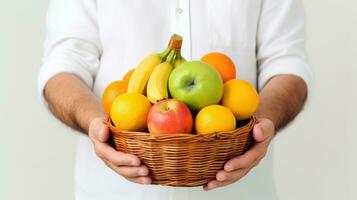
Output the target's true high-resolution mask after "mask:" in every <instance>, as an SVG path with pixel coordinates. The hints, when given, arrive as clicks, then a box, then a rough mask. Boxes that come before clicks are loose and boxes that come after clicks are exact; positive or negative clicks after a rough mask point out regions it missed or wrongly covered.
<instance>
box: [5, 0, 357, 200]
mask: <svg viewBox="0 0 357 200" xmlns="http://www.w3.org/2000/svg"><path fill="white" fill-rule="evenodd" d="M305 6H306V11H307V19H308V27H307V28H308V36H309V39H308V43H307V48H308V53H309V57H310V63H311V65H312V66H313V69H314V72H315V86H314V93H313V96H312V99H311V101H310V103H309V105H308V106H307V107H306V109H305V111H304V112H302V113H301V114H300V116H299V117H298V118H297V119H296V120H295V121H294V123H293V124H292V125H290V126H289V127H288V128H286V129H285V130H284V131H282V132H280V134H279V136H277V137H276V138H275V140H274V146H275V147H274V152H273V158H274V177H275V181H276V187H277V190H278V194H279V196H280V198H281V199H282V200H295V199H296V200H301V199H304V200H336V199H339V200H355V199H357V145H356V141H357V132H356V130H355V127H356V124H354V123H356V116H355V113H356V111H357V107H356V102H357V92H356V91H357V90H356V88H355V86H357V76H356V75H357V66H356V64H355V60H356V57H357V12H356V9H357V1H355V0H344V1H341V0H314V1H308V0H305ZM46 7H47V1H45V0H36V1H20V0H12V1H10V0H7V1H6V0H0V91H1V93H0V199H1V200H20V199H29V200H48V199H51V200H57V199H58V200H63V199H66V200H70V199H73V181H72V179H73V178H72V177H73V165H74V152H75V144H76V137H75V134H76V133H73V131H71V130H70V129H69V128H66V127H65V126H63V125H61V124H60V123H59V122H57V121H56V120H54V118H53V117H51V115H50V114H49V113H48V112H47V111H46V110H45V109H44V108H43V106H42V105H41V104H40V103H39V100H38V98H37V96H36V92H37V91H36V81H37V73H38V69H39V66H40V63H41V54H42V49H41V48H40V47H41V45H42V40H43V36H44V18H45V13H46ZM257 192H258V191H257ZM222 199H224V197H222Z"/></svg>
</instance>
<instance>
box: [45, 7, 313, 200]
mask: <svg viewBox="0 0 357 200" xmlns="http://www.w3.org/2000/svg"><path fill="white" fill-rule="evenodd" d="M304 31H305V30H304V13H303V7H302V3H301V1H300V0H219V1H218V0H217V1H208V0H194V1H190V0H172V1H167V0H151V1H143V0H132V1H124V0H97V1H96V0H52V1H50V5H49V11H48V16H47V37H46V41H45V56H44V63H43V66H42V68H41V71H40V76H39V91H40V92H41V96H43V97H44V100H45V101H46V102H47V103H48V107H49V109H50V110H51V111H52V112H53V114H54V115H55V116H56V117H57V118H59V119H60V120H61V121H62V122H64V123H65V124H66V125H68V126H70V127H72V128H74V129H77V130H79V131H81V132H83V133H84V134H83V135H81V136H80V137H79V144H78V152H77V162H76V172H75V173H76V176H75V183H76V188H75V191H76V199H78V200H99V199H108V200H114V199H126V200H131V199H146V200H151V199H155V200H158V199H165V200H166V199H205V200H209V199H245V200H247V199H276V196H275V193H274V187H273V182H272V181H269V180H270V178H268V177H271V174H269V170H265V169H266V167H269V166H264V162H263V164H262V165H259V167H257V168H256V169H254V170H251V169H252V168H254V167H255V166H257V165H258V164H259V161H260V160H261V159H262V158H263V157H264V156H265V154H266V152H267V149H268V146H269V143H270V142H271V140H272V138H273V136H274V135H275V133H276V131H277V130H279V129H280V128H281V127H283V126H284V125H286V124H287V123H288V122H289V121H291V120H292V119H293V118H294V117H295V116H296V115H297V114H298V113H299V111H300V110H301V108H302V106H303V104H304V101H305V98H306V96H307V91H308V90H307V86H309V84H310V80H311V73H310V69H309V67H308V65H307V63H306V57H305V50H304V41H305V33H304ZM173 33H177V34H180V35H182V36H183V38H184V43H183V52H182V54H183V55H184V56H185V57H186V58H188V59H199V58H200V57H201V56H202V55H204V54H205V53H207V52H212V51H219V52H223V53H225V54H227V55H229V56H230V57H231V58H232V59H233V60H234V62H235V64H236V66H237V68H238V77H239V78H240V79H245V80H248V81H249V82H251V83H252V84H253V85H255V86H256V87H257V88H258V89H259V91H260V105H259V108H258V111H257V113H256V116H257V117H258V118H259V123H258V124H257V125H256V126H255V127H254V131H253V135H254V139H255V141H256V143H255V145H254V146H253V147H252V148H251V149H250V150H249V151H248V152H246V153H245V154H244V155H242V156H238V157H236V158H233V159H232V160H230V161H228V162H227V163H226V164H225V165H224V168H223V169H222V170H221V171H219V172H218V173H217V176H216V180H212V181H211V182H209V183H208V184H207V185H205V186H204V187H203V189H204V190H202V189H200V188H174V187H164V186H157V185H150V183H151V178H150V174H149V172H148V169H147V167H146V166H144V165H142V164H141V162H140V160H139V159H138V158H137V157H136V156H134V155H128V154H124V153H122V152H118V151H115V150H114V149H113V148H112V147H111V146H109V145H108V144H107V141H108V137H109V133H108V129H107V127H106V126H105V125H104V124H103V119H104V118H105V114H104V112H103V110H102V108H101V104H100V100H99V97H100V96H101V94H102V92H103V90H104V88H105V86H106V85H107V84H108V83H110V82H111V81H114V80H118V79H121V77H122V76H123V75H124V74H125V72H126V71H128V70H129V69H131V68H133V67H134V66H136V65H137V64H138V62H139V61H140V59H141V58H142V57H144V56H145V55H147V54H149V53H151V52H157V51H160V50H161V49H164V48H165V46H166V41H167V40H168V38H169V37H170V35H171V34H173ZM86 134H88V136H87V135H86ZM269 160H270V159H268V161H269ZM102 161H103V162H102ZM268 161H265V162H268ZM265 165H266V164H265ZM249 171H251V173H249V175H247V173H248V172H249ZM245 175H247V176H245ZM242 177H244V179H242V180H240V179H241V178H242ZM267 179H268V181H267ZM136 183H139V184H136ZM217 188H220V189H217ZM207 191H210V192H207Z"/></svg>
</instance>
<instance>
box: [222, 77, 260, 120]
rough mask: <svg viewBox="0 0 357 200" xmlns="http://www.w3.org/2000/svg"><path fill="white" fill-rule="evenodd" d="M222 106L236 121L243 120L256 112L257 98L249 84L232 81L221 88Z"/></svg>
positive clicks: (241, 81) (255, 92)
mask: <svg viewBox="0 0 357 200" xmlns="http://www.w3.org/2000/svg"><path fill="white" fill-rule="evenodd" d="M222 105H223V106H225V107H227V108H229V109H230V110H231V111H232V112H233V114H234V116H235V117H236V119H237V120H244V119H247V118H249V117H250V116H252V115H253V114H254V113H255V111H256V110H257V108H258V105H259V96H258V93H257V91H256V90H255V88H254V87H253V86H252V85H251V84H250V83H249V82H247V81H244V80H237V79H233V80H229V81H227V82H226V83H225V84H224V86H223V97H222Z"/></svg>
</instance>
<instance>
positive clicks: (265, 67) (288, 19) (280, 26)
mask: <svg viewBox="0 0 357 200" xmlns="http://www.w3.org/2000/svg"><path fill="white" fill-rule="evenodd" d="M304 15H305V13H304V8H303V5H302V2H301V0H263V5H262V10H261V16H260V22H259V25H258V33H257V61H258V87H259V90H261V89H262V88H263V87H264V85H265V84H266V83H267V82H268V81H269V80H270V79H271V78H272V77H274V76H276V75H280V74H291V75H296V76H299V77H300V78H302V79H303V80H304V81H305V83H306V85H307V87H308V92H309V95H310V92H311V86H312V85H311V84H312V71H311V69H310V66H309V65H308V63H307V58H306V52H305V39H306V36H305V16H304Z"/></svg>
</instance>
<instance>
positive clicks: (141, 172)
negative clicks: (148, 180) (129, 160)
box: [139, 169, 148, 176]
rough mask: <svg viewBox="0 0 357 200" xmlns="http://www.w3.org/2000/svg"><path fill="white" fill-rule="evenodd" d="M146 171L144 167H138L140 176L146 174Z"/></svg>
mask: <svg viewBox="0 0 357 200" xmlns="http://www.w3.org/2000/svg"><path fill="white" fill-rule="evenodd" d="M147 172H148V171H147V170H146V169H140V170H139V175H140V176H146V175H147Z"/></svg>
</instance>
